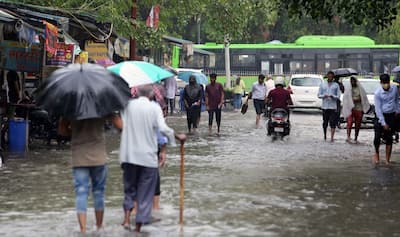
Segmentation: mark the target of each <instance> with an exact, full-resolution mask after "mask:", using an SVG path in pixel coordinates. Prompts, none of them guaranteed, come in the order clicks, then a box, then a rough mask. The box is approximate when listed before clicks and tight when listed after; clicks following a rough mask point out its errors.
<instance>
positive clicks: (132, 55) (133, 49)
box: [129, 0, 137, 60]
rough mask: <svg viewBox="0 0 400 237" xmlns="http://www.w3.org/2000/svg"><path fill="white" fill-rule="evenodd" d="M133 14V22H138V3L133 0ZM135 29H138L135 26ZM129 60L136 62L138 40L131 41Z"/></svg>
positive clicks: (132, 39)
mask: <svg viewBox="0 0 400 237" xmlns="http://www.w3.org/2000/svg"><path fill="white" fill-rule="evenodd" d="M132 4H133V5H132V12H131V18H132V20H136V16H137V15H136V10H137V1H136V0H132ZM133 27H136V26H135V25H133ZM129 58H130V60H135V58H136V40H135V39H134V38H133V37H131V39H130V50H129Z"/></svg>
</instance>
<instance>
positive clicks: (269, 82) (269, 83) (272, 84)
mask: <svg viewBox="0 0 400 237" xmlns="http://www.w3.org/2000/svg"><path fill="white" fill-rule="evenodd" d="M265 86H266V87H267V94H266V95H267V96H268V94H269V92H270V91H271V90H273V89H275V82H274V80H272V79H268V80H267V81H266V82H265Z"/></svg>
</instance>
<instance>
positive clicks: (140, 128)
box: [113, 86, 186, 232]
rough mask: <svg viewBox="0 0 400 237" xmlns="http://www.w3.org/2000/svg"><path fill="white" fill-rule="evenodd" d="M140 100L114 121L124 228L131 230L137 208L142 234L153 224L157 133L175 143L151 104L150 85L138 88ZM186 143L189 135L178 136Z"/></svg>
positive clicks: (139, 228) (132, 102)
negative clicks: (118, 134)
mask: <svg viewBox="0 0 400 237" xmlns="http://www.w3.org/2000/svg"><path fill="white" fill-rule="evenodd" d="M138 95H139V98H137V99H133V100H130V101H129V103H128V105H127V107H126V109H125V110H124V111H123V112H122V113H121V118H120V117H115V118H114V120H113V122H114V125H115V126H116V127H117V128H120V129H122V135H121V146H120V162H121V167H122V170H123V182H124V193H125V196H124V201H123V209H124V221H123V223H122V225H123V226H124V228H128V229H130V215H131V211H132V209H133V206H134V202H135V201H136V203H137V208H136V220H135V222H136V225H135V231H136V232H140V230H141V227H142V225H143V224H145V223H150V222H151V211H152V207H153V197H154V190H155V188H156V183H157V172H158V165H159V162H158V156H157V150H158V145H157V135H156V134H157V130H159V131H160V132H161V133H162V134H164V135H165V136H166V137H168V141H169V142H170V143H172V144H175V139H174V131H173V130H172V129H171V128H169V127H168V126H167V124H166V123H165V119H164V117H163V112H162V110H161V108H160V106H159V105H157V104H156V103H154V102H151V101H150V99H151V98H153V89H152V87H151V86H141V87H139V88H138ZM175 137H176V138H177V139H178V140H181V141H184V140H185V139H186V135H184V134H179V135H176V136H175Z"/></svg>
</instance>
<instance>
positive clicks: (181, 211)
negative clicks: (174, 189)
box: [179, 141, 185, 227]
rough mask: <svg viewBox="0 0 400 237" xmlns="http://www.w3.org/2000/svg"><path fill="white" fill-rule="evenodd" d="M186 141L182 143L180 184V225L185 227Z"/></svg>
mask: <svg viewBox="0 0 400 237" xmlns="http://www.w3.org/2000/svg"><path fill="white" fill-rule="evenodd" d="M184 143H185V142H184V141H181V177H180V182H179V186H180V187H179V188H180V190H179V224H180V225H181V227H182V226H183V198H184V191H185V190H184V180H183V178H184V176H185V147H184Z"/></svg>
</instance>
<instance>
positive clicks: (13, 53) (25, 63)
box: [0, 41, 41, 73]
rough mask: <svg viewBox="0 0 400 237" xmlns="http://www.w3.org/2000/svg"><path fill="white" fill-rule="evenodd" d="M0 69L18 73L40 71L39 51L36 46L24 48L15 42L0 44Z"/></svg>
mask: <svg viewBox="0 0 400 237" xmlns="http://www.w3.org/2000/svg"><path fill="white" fill-rule="evenodd" d="M0 55H1V58H0V68H2V69H7V70H15V71H20V72H35V73H38V72H39V71H40V58H41V57H40V55H41V50H40V48H39V47H37V46H31V47H28V48H27V47H25V45H23V44H21V43H19V42H15V41H3V42H1V43H0Z"/></svg>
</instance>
